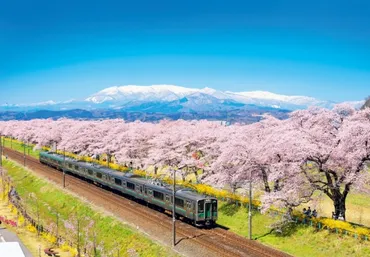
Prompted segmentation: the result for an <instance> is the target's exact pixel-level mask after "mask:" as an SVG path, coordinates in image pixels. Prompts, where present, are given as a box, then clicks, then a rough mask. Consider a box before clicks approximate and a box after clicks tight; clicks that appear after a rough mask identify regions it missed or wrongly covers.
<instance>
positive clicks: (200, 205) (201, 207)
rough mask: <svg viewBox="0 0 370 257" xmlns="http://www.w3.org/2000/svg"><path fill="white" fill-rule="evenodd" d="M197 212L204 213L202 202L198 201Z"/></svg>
mask: <svg viewBox="0 0 370 257" xmlns="http://www.w3.org/2000/svg"><path fill="white" fill-rule="evenodd" d="M198 212H199V213H202V212H204V201H203V200H202V201H198Z"/></svg>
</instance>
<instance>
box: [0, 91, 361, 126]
mask: <svg viewBox="0 0 370 257" xmlns="http://www.w3.org/2000/svg"><path fill="white" fill-rule="evenodd" d="M348 103H349V104H351V105H353V106H355V107H356V108H360V107H361V106H362V105H363V103H364V101H357V102H348ZM335 104H336V103H335V102H331V101H322V100H318V99H316V98H313V97H308V96H287V95H279V94H274V93H271V92H266V91H250V92H231V91H220V90H215V89H212V88H208V87H205V88H202V89H197V88H186V87H180V86H174V85H153V86H134V85H128V86H119V87H118V86H116V87H109V88H106V89H103V90H101V91H99V92H97V93H95V94H93V95H91V96H89V97H87V98H86V99H84V100H69V101H65V102H54V101H52V100H50V101H47V102H42V103H36V104H28V105H25V104H23V105H22V104H18V105H7V104H5V105H1V106H0V119H3V120H4V119H5V120H8V119H12V118H15V119H28V118H29V117H33V118H35V117H36V118H37V117H41V118H48V117H51V118H58V117H70V118H112V117H122V118H126V119H127V117H131V116H133V117H134V118H138V117H139V116H140V117H141V116H143V115H144V116H145V117H146V119H149V120H156V119H157V118H159V117H160V118H166V117H167V118H171V119H176V118H184V117H185V118H191V119H193V118H201V117H203V118H210V119H214V118H215V119H232V118H231V116H233V117H234V116H235V117H234V118H235V119H236V120H240V117H241V116H242V115H241V114H243V115H244V116H248V121H250V119H251V118H252V117H254V118H252V120H253V119H254V120H255V119H258V117H259V116H260V115H261V114H263V113H266V112H267V113H271V114H273V115H274V116H277V117H280V118H283V117H284V116H286V115H287V113H288V112H290V111H293V110H297V109H305V108H308V107H310V106H319V107H324V108H332V107H333V106H334V105H335ZM27 117H28V118H27ZM128 119H129V120H130V118H128ZM138 119H143V118H138ZM244 121H245V120H244Z"/></svg>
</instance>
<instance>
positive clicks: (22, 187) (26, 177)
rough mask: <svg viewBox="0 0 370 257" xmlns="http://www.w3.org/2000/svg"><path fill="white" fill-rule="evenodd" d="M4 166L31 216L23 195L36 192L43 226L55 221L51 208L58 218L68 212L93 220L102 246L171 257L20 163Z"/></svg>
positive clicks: (122, 250)
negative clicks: (57, 212) (56, 211)
mask: <svg viewBox="0 0 370 257" xmlns="http://www.w3.org/2000/svg"><path fill="white" fill-rule="evenodd" d="M4 168H5V169H6V170H7V172H8V174H9V175H10V176H11V178H12V180H13V183H14V184H15V185H16V189H17V192H18V193H19V195H20V196H21V197H22V198H25V199H27V205H28V206H27V207H28V209H29V210H32V211H31V213H34V215H32V216H35V214H36V211H35V209H36V204H33V203H32V201H30V200H29V198H27V196H28V195H29V194H30V193H34V194H36V195H37V199H39V201H40V202H41V203H42V204H39V206H40V207H39V208H40V213H41V219H42V221H43V222H42V223H43V225H47V224H49V223H51V222H54V221H55V217H56V216H55V214H53V212H52V210H58V211H59V213H60V218H61V219H62V220H68V219H69V217H70V216H71V214H72V213H74V214H76V213H78V214H79V215H80V217H82V218H84V219H89V220H94V221H95V223H96V227H97V231H98V235H99V236H98V237H99V240H100V241H101V244H102V245H103V247H104V249H107V250H112V249H116V248H117V246H116V244H119V245H120V248H121V252H122V253H125V252H128V251H130V252H134V253H137V254H138V255H139V256H174V254H173V252H172V251H171V250H170V249H167V248H165V247H162V246H160V245H158V244H156V243H154V242H152V241H151V240H149V239H148V238H147V237H145V236H143V235H141V234H139V233H138V232H135V231H134V230H133V229H131V228H130V227H129V226H127V225H124V224H122V223H121V222H120V221H118V220H117V219H116V218H114V217H111V216H106V215H104V214H103V213H101V212H99V211H98V210H96V209H94V207H92V206H91V205H90V204H88V203H85V202H83V201H81V200H80V199H78V198H77V197H75V196H73V195H71V194H68V193H66V192H65V191H63V190H62V189H59V188H58V187H57V186H55V185H53V184H52V183H50V182H47V181H46V180H44V179H42V178H39V177H36V176H35V175H33V174H32V173H31V172H29V171H27V170H25V169H24V168H23V167H21V166H20V165H18V164H16V163H13V162H12V161H9V160H6V161H4ZM49 207H51V208H49ZM61 223H62V222H61ZM62 234H63V231H62ZM112 238H113V239H115V240H112ZM115 241H116V242H115Z"/></svg>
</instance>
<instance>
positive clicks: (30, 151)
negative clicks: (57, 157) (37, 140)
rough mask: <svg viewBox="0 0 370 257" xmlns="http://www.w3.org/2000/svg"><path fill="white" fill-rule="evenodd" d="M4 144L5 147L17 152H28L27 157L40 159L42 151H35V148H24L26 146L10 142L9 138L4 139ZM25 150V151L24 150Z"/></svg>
mask: <svg viewBox="0 0 370 257" xmlns="http://www.w3.org/2000/svg"><path fill="white" fill-rule="evenodd" d="M2 139H3V142H4V146H5V147H8V148H11V149H13V150H16V151H18V152H21V153H24V150H26V155H30V156H32V157H35V158H39V154H40V150H35V151H34V150H33V146H28V145H26V147H24V144H21V143H18V142H16V141H14V140H10V139H9V138H4V137H3V138H2ZM24 148H25V149H24Z"/></svg>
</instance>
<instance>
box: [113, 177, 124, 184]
mask: <svg viewBox="0 0 370 257" xmlns="http://www.w3.org/2000/svg"><path fill="white" fill-rule="evenodd" d="M114 183H116V184H117V185H122V180H120V179H118V178H114Z"/></svg>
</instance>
